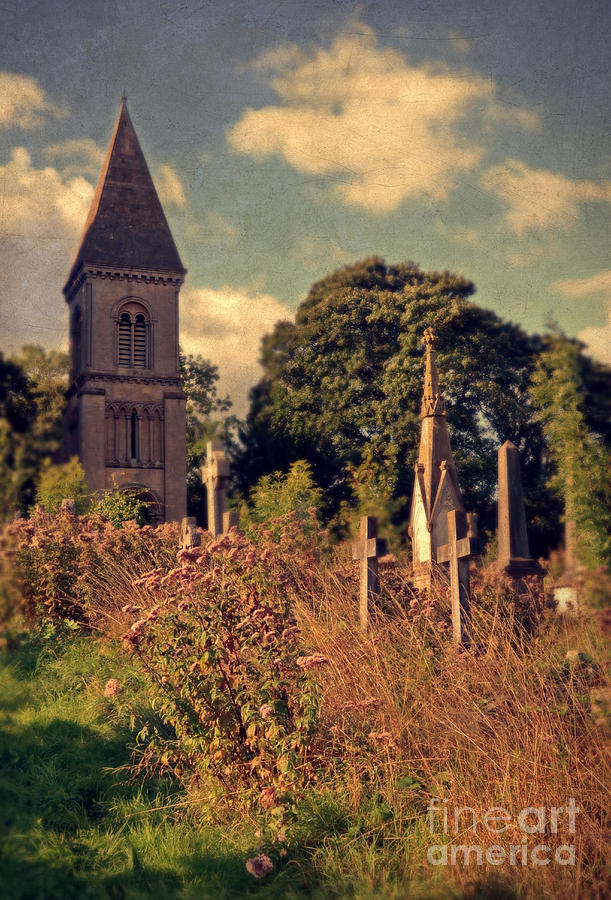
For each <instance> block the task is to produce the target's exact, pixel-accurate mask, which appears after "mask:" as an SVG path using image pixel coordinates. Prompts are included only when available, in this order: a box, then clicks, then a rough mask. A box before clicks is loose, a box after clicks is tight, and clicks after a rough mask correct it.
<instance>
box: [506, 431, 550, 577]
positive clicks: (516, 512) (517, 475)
mask: <svg viewBox="0 0 611 900" xmlns="http://www.w3.org/2000/svg"><path fill="white" fill-rule="evenodd" d="M498 479H499V500H498V560H497V566H498V568H499V569H501V570H502V571H503V572H505V574H506V575H508V576H509V577H510V578H511V579H512V580H513V581H514V583H515V585H516V587H520V586H522V585H523V579H524V577H525V576H527V575H540V574H541V569H540V567H539V565H538V563H537V562H536V561H535V560H534V559H532V558H531V555H530V551H529V549H528V532H527V531H526V513H525V511H524V495H523V493H522V475H521V472H520V454H519V453H518V449H517V447H516V446H515V444H512V443H511V441H505V443H504V444H503V446H502V447H499V453H498Z"/></svg>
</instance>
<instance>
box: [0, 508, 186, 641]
mask: <svg viewBox="0 0 611 900" xmlns="http://www.w3.org/2000/svg"><path fill="white" fill-rule="evenodd" d="M177 545H178V528H177V526H176V525H172V524H166V525H160V526H158V527H157V528H151V527H150V526H145V527H143V528H140V527H138V525H137V524H136V523H135V522H131V523H130V522H127V523H125V524H124V525H123V527H122V528H121V529H119V530H118V529H116V528H115V527H114V526H113V525H112V524H111V523H110V522H109V521H108V520H106V519H104V518H102V516H100V515H96V514H91V515H87V516H77V515H75V514H73V513H70V512H68V511H66V510H60V512H59V513H58V514H56V515H51V514H49V513H47V512H45V510H44V509H43V508H42V507H37V508H36V509H35V511H34V513H33V514H32V516H31V517H30V519H27V520H19V521H17V522H14V523H12V524H11V525H9V526H7V527H6V528H5V529H4V531H3V532H2V534H1V537H0V551H2V552H1V555H0V559H1V560H2V566H3V569H4V571H3V573H2V587H3V590H2V596H3V597H4V600H3V606H4V609H3V610H2V611H1V616H2V618H4V619H5V620H6V619H8V618H10V617H11V616H12V615H14V614H21V615H23V616H24V617H25V618H26V620H27V621H29V622H30V623H32V624H34V623H37V624H40V623H43V622H48V621H54V620H57V619H76V620H78V621H81V622H83V623H85V624H94V623H96V622H98V623H99V622H101V621H104V623H105V627H106V628H107V629H108V628H109V627H110V626H111V623H112V622H113V621H115V622H117V625H118V627H119V628H120V627H121V625H122V624H123V622H122V618H121V617H122V615H123V614H122V613H121V606H122V605H125V603H127V602H128V601H129V600H130V599H131V597H132V594H133V588H132V586H131V582H132V580H133V578H134V576H137V575H139V574H140V573H142V572H146V571H147V570H149V569H150V568H151V566H152V565H155V566H161V567H164V568H165V570H166V571H167V570H168V569H169V568H171V566H172V565H173V564H174V563H175V560H176V551H177ZM124 618H125V617H124V615H123V619H124ZM118 620H119V621H118Z"/></svg>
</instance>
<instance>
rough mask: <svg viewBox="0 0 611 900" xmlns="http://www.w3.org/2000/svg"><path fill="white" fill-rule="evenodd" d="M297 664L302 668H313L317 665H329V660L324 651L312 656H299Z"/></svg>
mask: <svg viewBox="0 0 611 900" xmlns="http://www.w3.org/2000/svg"><path fill="white" fill-rule="evenodd" d="M297 665H298V666H299V668H300V669H306V670H307V669H313V668H314V667H315V666H326V665H329V660H328V659H327V657H326V656H323V655H322V653H313V654H312V655H311V656H298V657H297Z"/></svg>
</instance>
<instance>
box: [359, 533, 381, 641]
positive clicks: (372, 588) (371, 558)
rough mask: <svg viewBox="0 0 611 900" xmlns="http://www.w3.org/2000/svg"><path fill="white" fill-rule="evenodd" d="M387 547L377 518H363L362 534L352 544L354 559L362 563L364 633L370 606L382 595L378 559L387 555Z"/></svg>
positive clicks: (362, 618)
mask: <svg viewBox="0 0 611 900" xmlns="http://www.w3.org/2000/svg"><path fill="white" fill-rule="evenodd" d="M385 545H386V542H385V541H382V540H379V539H378V520H377V518H376V516H361V526H360V533H359V536H358V538H357V539H356V540H355V541H353V543H352V559H358V560H360V563H361V581H360V585H361V587H360V599H359V617H360V622H361V628H362V629H363V631H367V629H368V628H369V604H370V603H371V602H373V600H374V599H375V598H376V597H377V596H378V595H379V593H380V582H379V579H378V557H379V556H382V555H383V554H384V553H385V551H386V546H385Z"/></svg>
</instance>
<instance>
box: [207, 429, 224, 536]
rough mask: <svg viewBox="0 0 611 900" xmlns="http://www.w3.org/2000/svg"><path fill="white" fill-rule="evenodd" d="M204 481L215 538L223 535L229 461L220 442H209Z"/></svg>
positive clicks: (210, 521)
mask: <svg viewBox="0 0 611 900" xmlns="http://www.w3.org/2000/svg"><path fill="white" fill-rule="evenodd" d="M202 481H203V482H204V484H205V485H206V494H207V503H208V531H210V532H211V533H212V535H213V536H214V537H218V535H219V534H222V533H223V513H224V512H225V503H226V493H227V483H228V481H229V460H228V459H227V457H226V456H225V450H224V448H223V445H222V444H221V443H220V442H219V441H209V442H208V448H207V457H206V463H205V464H204V465H203V466H202Z"/></svg>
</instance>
